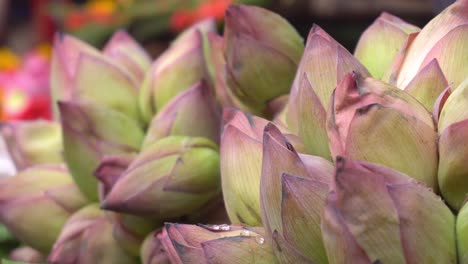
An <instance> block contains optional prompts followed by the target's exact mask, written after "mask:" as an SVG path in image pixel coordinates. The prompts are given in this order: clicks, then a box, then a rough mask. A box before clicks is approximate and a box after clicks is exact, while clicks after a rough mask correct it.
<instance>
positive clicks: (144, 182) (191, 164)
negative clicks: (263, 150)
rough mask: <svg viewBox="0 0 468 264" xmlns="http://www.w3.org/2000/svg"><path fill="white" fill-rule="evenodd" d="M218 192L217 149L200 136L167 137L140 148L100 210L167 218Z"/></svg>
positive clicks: (195, 207) (197, 207)
mask: <svg viewBox="0 0 468 264" xmlns="http://www.w3.org/2000/svg"><path fill="white" fill-rule="evenodd" d="M220 191H221V188H220V179H219V154H218V147H217V145H216V144H215V143H213V142H212V141H210V140H208V139H205V138H199V137H183V136H169V137H165V138H163V139H160V140H158V141H156V142H154V143H152V144H151V145H148V146H145V148H144V149H143V150H142V151H141V152H140V154H139V155H138V156H137V157H136V158H135V160H134V161H133V162H132V163H131V164H130V166H129V167H128V169H127V170H126V171H125V172H124V174H123V175H122V176H121V178H120V179H119V180H118V181H117V182H116V183H115V185H114V187H113V188H112V190H111V192H110V193H109V194H108V195H107V196H106V198H105V200H104V201H103V205H102V206H103V208H105V209H107V210H112V211H117V212H122V213H130V214H135V215H140V216H148V217H152V218H156V219H170V218H175V217H180V216H183V215H186V214H190V213H191V212H194V211H197V210H200V209H201V208H202V207H203V206H204V205H205V204H207V203H208V202H209V201H210V200H211V199H213V198H215V197H217V196H218V195H219V194H220Z"/></svg>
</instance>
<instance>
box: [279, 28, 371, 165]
mask: <svg viewBox="0 0 468 264" xmlns="http://www.w3.org/2000/svg"><path fill="white" fill-rule="evenodd" d="M351 71H357V72H359V73H361V74H362V75H363V76H369V73H368V72H367V70H366V68H364V66H362V65H361V64H360V63H359V61H358V60H357V59H356V58H354V57H353V55H352V54H351V53H349V52H348V51H347V50H346V49H345V48H344V47H343V46H341V45H340V44H339V43H338V42H336V41H335V40H334V39H333V38H332V37H330V36H329V35H328V34H327V33H326V32H325V31H323V30H322V29H321V28H320V27H319V26H317V25H314V26H313V27H312V29H311V31H310V33H309V37H308V39H307V45H306V48H305V51H304V55H303V56H302V60H301V63H300V64H299V69H298V71H297V73H296V78H295V79H294V83H293V86H292V88H291V94H290V96H289V104H288V107H289V109H288V117H287V123H288V128H289V129H290V130H291V131H292V132H293V133H297V134H298V135H299V137H300V138H301V139H302V140H303V141H304V144H305V146H306V147H307V150H308V153H310V154H312V155H316V156H320V157H324V158H326V159H331V156H330V150H329V147H328V140H327V133H326V126H325V123H326V110H327V109H328V104H329V102H330V96H331V94H332V92H333V89H335V87H336V85H337V84H338V83H339V82H340V81H341V80H342V79H343V77H344V76H345V75H346V74H347V73H349V72H351ZM299 124H300V125H299Z"/></svg>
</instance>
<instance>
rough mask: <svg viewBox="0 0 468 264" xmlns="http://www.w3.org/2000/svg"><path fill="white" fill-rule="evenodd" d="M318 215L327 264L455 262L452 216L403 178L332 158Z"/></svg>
mask: <svg viewBox="0 0 468 264" xmlns="http://www.w3.org/2000/svg"><path fill="white" fill-rule="evenodd" d="M336 166H337V168H336V175H335V184H334V185H335V188H336V189H335V191H334V192H332V193H330V195H329V196H328V198H327V201H326V204H325V210H324V213H323V216H322V224H321V226H322V234H323V240H324V243H325V248H326V250H327V255H328V259H329V262H330V263H335V264H340V263H349V261H350V260H352V262H353V263H456V262H457V252H456V243H455V232H454V229H455V216H454V215H453V213H452V212H451V211H450V209H449V208H448V207H447V206H446V205H445V204H444V202H443V201H442V200H441V199H440V198H439V197H438V196H437V195H436V194H434V193H433V192H432V190H430V189H428V188H427V187H425V186H424V185H422V184H419V183H417V182H416V181H414V180H411V178H409V177H407V176H406V175H404V174H402V173H399V172H398V171H395V170H392V169H390V168H386V167H383V166H380V165H376V164H365V163H361V162H356V161H352V160H350V159H344V158H337V164H336Z"/></svg>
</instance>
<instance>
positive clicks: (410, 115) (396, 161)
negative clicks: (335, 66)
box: [327, 73, 438, 190]
mask: <svg viewBox="0 0 468 264" xmlns="http://www.w3.org/2000/svg"><path fill="white" fill-rule="evenodd" d="M327 122H328V127H327V128H328V136H329V138H330V149H331V153H332V155H333V156H334V157H335V156H340V155H343V156H347V157H350V158H352V159H357V160H364V161H369V162H374V163H378V164H382V165H385V166H388V167H390V168H393V169H396V170H398V171H401V172H403V173H406V174H407V175H409V176H410V177H413V178H415V179H416V180H418V181H420V182H423V183H425V184H426V185H427V186H429V187H431V188H433V189H434V190H437V159H438V157H437V133H436V131H435V128H434V123H433V120H432V117H431V115H430V113H429V112H428V111H427V109H425V107H424V106H423V105H422V104H421V103H419V102H418V101H417V100H416V99H414V97H412V96H410V95H408V94H407V93H405V92H403V91H401V90H400V89H398V88H396V87H393V86H391V85H387V84H385V83H383V82H380V81H377V80H374V79H372V78H363V77H361V76H359V75H357V74H353V73H352V74H348V75H347V76H346V77H345V78H344V79H343V81H342V82H341V83H340V84H339V85H338V87H337V88H336V91H335V93H334V95H333V97H332V102H331V105H330V110H329V116H328V121H327ZM376 146H378V147H376ZM395 150H398V151H395Z"/></svg>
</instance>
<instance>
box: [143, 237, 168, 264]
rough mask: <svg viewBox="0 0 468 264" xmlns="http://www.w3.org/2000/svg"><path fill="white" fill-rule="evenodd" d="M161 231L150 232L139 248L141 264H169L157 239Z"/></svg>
mask: <svg viewBox="0 0 468 264" xmlns="http://www.w3.org/2000/svg"><path fill="white" fill-rule="evenodd" d="M160 231H161V230H157V231H154V232H151V233H150V234H149V235H148V236H147V237H146V239H145V241H144V242H143V245H142V246H141V262H142V264H170V263H171V262H170V260H169V256H168V255H167V253H166V251H165V249H164V247H163V244H162V242H161V241H160V240H159V239H158V238H157V235H158V233H159V232H160Z"/></svg>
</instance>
